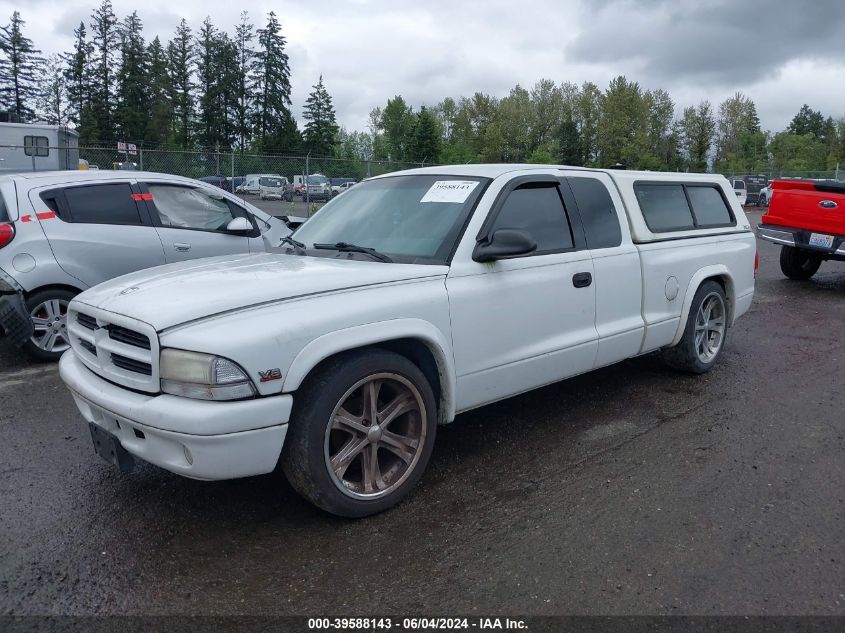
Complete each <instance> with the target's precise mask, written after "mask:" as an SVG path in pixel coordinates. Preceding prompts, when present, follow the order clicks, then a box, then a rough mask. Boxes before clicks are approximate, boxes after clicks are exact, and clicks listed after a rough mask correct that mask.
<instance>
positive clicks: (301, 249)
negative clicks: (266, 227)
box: [282, 235, 307, 255]
mask: <svg viewBox="0 0 845 633" xmlns="http://www.w3.org/2000/svg"><path fill="white" fill-rule="evenodd" d="M282 243H283V244H290V245H291V246H293V250H294V252H295V253H296V254H297V255H306V254H307V253H306V252H305V244H303V243H302V242H298V241H297V240H295V239H293V238H292V237H291V236H290V235H285V236H284V237H283V238H282Z"/></svg>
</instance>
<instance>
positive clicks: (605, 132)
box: [598, 75, 648, 169]
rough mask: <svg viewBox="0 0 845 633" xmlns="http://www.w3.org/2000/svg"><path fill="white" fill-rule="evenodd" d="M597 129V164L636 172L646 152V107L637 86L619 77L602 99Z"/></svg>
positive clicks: (611, 83) (614, 80)
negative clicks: (622, 167)
mask: <svg viewBox="0 0 845 633" xmlns="http://www.w3.org/2000/svg"><path fill="white" fill-rule="evenodd" d="M600 121H601V124H600V125H599V129H598V144H599V162H600V163H601V164H602V165H603V166H605V167H607V166H611V165H614V164H616V163H622V164H623V165H625V166H627V167H629V168H633V169H636V168H638V167H639V166H640V163H641V159H642V157H643V156H644V155H645V154H646V153H647V129H648V106H647V103H646V101H645V100H644V99H643V93H642V90H641V89H640V86H639V84H637V83H636V82H631V81H628V80H627V79H626V78H625V77H624V76H621V75H620V76H619V77H616V78H615V79H613V80H612V81H611V82H610V85H609V86H608V88H607V90H605V93H604V98H603V99H602V112H601V118H600Z"/></svg>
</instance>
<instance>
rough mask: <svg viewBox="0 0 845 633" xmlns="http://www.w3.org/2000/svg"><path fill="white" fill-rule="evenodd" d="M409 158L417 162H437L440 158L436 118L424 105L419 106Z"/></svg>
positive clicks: (438, 131)
mask: <svg viewBox="0 0 845 633" xmlns="http://www.w3.org/2000/svg"><path fill="white" fill-rule="evenodd" d="M410 158H411V160H413V161H414V162H418V163H437V162H439V160H440V130H439V129H438V127H437V119H436V118H435V116H434V114H433V113H432V112H431V111H430V110H429V109H428V108H426V107H425V106H423V107H422V108H420V112H419V114H418V115H417V122H416V125H415V126H414V134H413V141H412V143H411V156H410Z"/></svg>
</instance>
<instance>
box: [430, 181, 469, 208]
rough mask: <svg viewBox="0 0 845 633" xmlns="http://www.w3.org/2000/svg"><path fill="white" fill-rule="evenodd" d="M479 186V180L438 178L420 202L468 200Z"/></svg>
mask: <svg viewBox="0 0 845 633" xmlns="http://www.w3.org/2000/svg"><path fill="white" fill-rule="evenodd" d="M477 186H478V181H477V180H438V181H437V182H435V183H434V184H433V185H431V188H430V189H429V190H428V191H426V192H425V195H424V196H423V197H422V199H421V200H420V202H458V203H460V202H466V201H467V198H469V194H471V193H472V191H473V189H475V188H476V187H477Z"/></svg>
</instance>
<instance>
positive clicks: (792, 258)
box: [780, 246, 822, 281]
mask: <svg viewBox="0 0 845 633" xmlns="http://www.w3.org/2000/svg"><path fill="white" fill-rule="evenodd" d="M821 265H822V257H821V255H819V254H818V253H813V252H811V251H805V250H803V249H800V248H795V247H794V246H783V247H781V250H780V269H781V270H782V271H783V274H784V275H786V276H787V277H789V278H790V279H795V280H797V281H806V280H808V279H809V278H810V277H812V276H813V275H815V274H816V271H817V270H818V269H819V266H821Z"/></svg>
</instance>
